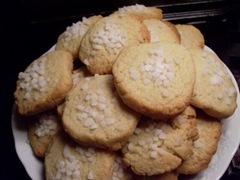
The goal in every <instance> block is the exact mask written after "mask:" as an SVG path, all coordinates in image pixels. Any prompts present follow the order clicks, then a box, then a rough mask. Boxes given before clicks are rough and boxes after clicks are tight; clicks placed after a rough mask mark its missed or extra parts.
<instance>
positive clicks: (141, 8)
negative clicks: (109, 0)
mask: <svg viewBox="0 0 240 180" xmlns="http://www.w3.org/2000/svg"><path fill="white" fill-rule="evenodd" d="M114 13H115V14H131V15H134V16H137V17H138V18H140V19H152V18H155V19H162V17H163V14H162V10H161V9H160V8H157V7H147V6H145V5H143V4H135V5H129V6H123V7H121V8H118V10H117V11H116V12H114Z"/></svg>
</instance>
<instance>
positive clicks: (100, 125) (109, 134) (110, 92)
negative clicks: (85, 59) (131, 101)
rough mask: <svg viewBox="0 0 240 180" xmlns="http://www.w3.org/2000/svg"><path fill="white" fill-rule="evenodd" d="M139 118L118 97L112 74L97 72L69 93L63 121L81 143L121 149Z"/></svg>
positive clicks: (66, 128)
mask: <svg viewBox="0 0 240 180" xmlns="http://www.w3.org/2000/svg"><path fill="white" fill-rule="evenodd" d="M139 118H140V114H138V113H136V112H135V111H133V110H132V109H130V108H129V107H128V106H126V105H125V104H124V103H123V102H122V100H121V98H120V97H119V96H118V94H117V92H116V90H115V87H114V83H113V78H112V75H95V76H94V77H88V78H84V79H82V80H80V81H79V82H78V84H77V85H76V86H75V87H74V89H73V90H72V91H71V92H70V93H69V94H68V96H67V98H66V101H65V107H64V111H63V116H62V124H63V127H64V129H65V131H66V132H67V133H68V134H69V135H70V136H71V137H72V138H73V139H75V140H76V141H77V142H79V143H81V144H87V145H91V146H95V147H100V148H108V149H111V150H118V149H120V148H121V147H122V145H123V144H124V143H125V142H126V141H127V139H128V137H129V136H130V135H131V134H132V133H133V131H134V129H135V127H136V126H137V123H138V120H139Z"/></svg>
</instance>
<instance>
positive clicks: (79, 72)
mask: <svg viewBox="0 0 240 180" xmlns="http://www.w3.org/2000/svg"><path fill="white" fill-rule="evenodd" d="M72 76H73V85H76V84H77V83H78V81H79V80H80V79H82V78H85V77H89V76H92V74H91V73H90V72H89V71H88V70H87V68H86V66H83V67H80V68H78V69H75V70H74V71H73V75H72Z"/></svg>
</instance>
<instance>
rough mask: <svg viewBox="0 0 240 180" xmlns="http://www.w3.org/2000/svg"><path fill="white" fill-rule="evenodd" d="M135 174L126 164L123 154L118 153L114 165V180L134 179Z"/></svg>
mask: <svg viewBox="0 0 240 180" xmlns="http://www.w3.org/2000/svg"><path fill="white" fill-rule="evenodd" d="M134 176H135V174H134V173H133V172H132V171H131V170H130V169H129V168H127V167H126V166H125V164H124V163H123V161H122V158H121V156H120V155H119V154H117V157H116V159H115V162H114V165H113V176H112V180H132V179H134Z"/></svg>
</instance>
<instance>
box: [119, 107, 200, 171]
mask: <svg viewBox="0 0 240 180" xmlns="http://www.w3.org/2000/svg"><path fill="white" fill-rule="evenodd" d="M187 111H188V110H187ZM188 113H189V111H188V112H185V113H183V114H181V115H179V116H177V117H176V118H174V119H171V120H167V121H163V120H156V119H155V120H153V119H150V118H149V117H145V119H141V120H140V122H139V124H138V126H137V128H136V129H135V131H134V134H133V135H132V136H131V137H130V138H129V139H128V142H127V143H126V144H125V145H124V146H123V148H122V149H121V151H122V154H123V162H124V163H125V164H126V165H127V166H130V167H131V169H132V170H133V171H134V172H135V173H136V174H138V175H147V176H153V175H159V174H163V173H166V172H170V171H172V170H174V169H176V168H177V167H178V166H180V164H181V162H182V160H184V159H188V158H189V157H191V156H192V142H193V140H192V128H194V126H193V123H190V122H189V121H195V118H194V117H193V116H194V115H193V114H192V112H190V113H189V114H188Z"/></svg>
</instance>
